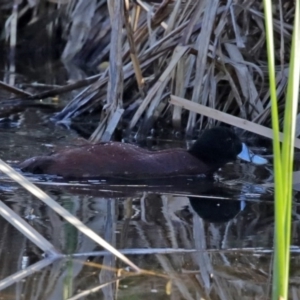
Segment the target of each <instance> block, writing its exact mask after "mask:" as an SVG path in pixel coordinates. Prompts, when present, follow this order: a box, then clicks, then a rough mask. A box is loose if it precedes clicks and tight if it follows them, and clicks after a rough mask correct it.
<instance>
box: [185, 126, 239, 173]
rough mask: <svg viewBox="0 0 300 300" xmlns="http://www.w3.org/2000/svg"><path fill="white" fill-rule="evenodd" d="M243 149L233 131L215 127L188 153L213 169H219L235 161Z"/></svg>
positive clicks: (205, 133)
mask: <svg viewBox="0 0 300 300" xmlns="http://www.w3.org/2000/svg"><path fill="white" fill-rule="evenodd" d="M242 148H243V146H242V142H241V141H240V139H239V138H238V136H237V135H236V134H235V133H234V132H233V131H232V130H230V129H228V128H226V127H214V128H211V129H208V130H205V131H204V132H203V134H202V135H201V136H200V138H199V139H198V140H197V141H196V142H195V143H194V145H193V146H192V147H191V148H190V149H189V150H188V151H189V153H190V154H192V155H194V156H196V157H197V158H198V159H200V160H201V161H203V162H204V163H205V164H207V165H209V166H211V167H212V168H219V167H221V166H222V165H224V164H226V163H228V162H231V161H234V160H235V159H236V158H237V155H238V154H239V153H240V152H241V151H242Z"/></svg>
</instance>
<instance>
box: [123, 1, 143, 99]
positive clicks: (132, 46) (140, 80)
mask: <svg viewBox="0 0 300 300" xmlns="http://www.w3.org/2000/svg"><path fill="white" fill-rule="evenodd" d="M124 21H125V27H126V32H127V38H128V43H129V49H130V57H131V60H132V64H133V68H134V72H135V77H136V81H137V85H138V88H139V92H140V95H141V97H142V98H144V97H145V92H144V90H143V89H144V79H143V75H142V71H141V67H140V63H139V59H138V57H137V51H136V47H135V43H134V39H133V30H132V27H131V24H130V18H129V2H128V0H125V1H124Z"/></svg>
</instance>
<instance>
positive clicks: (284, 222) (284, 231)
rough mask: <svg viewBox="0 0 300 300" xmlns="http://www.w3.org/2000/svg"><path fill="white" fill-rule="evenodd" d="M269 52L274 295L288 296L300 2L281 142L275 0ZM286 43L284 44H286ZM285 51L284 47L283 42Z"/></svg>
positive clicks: (267, 3)
mask: <svg viewBox="0 0 300 300" xmlns="http://www.w3.org/2000/svg"><path fill="white" fill-rule="evenodd" d="M264 9H265V25H266V33H267V35H266V37H267V52H268V70H269V81H270V95H271V103H272V109H271V111H272V127H273V132H274V133H273V151H274V175H275V238H274V241H275V246H274V249H275V254H274V265H273V289H272V299H287V298H288V283H289V263H290V236H291V214H292V183H293V177H292V172H293V161H294V142H295V131H296V115H297V107H298V97H299V74H300V58H299V55H297V54H296V53H299V51H300V4H299V1H296V3H295V18H294V27H293V37H292V47H291V53H290V63H289V78H288V86H287V92H286V102H285V110H284V121H283V133H284V137H283V141H282V146H281V147H280V142H279V115H278V105H277V103H278V101H277V91H276V76H275V59H274V57H275V54H274V37H273V17H272V1H271V0H264ZM282 45H283V44H282ZM281 51H284V49H283V46H281Z"/></svg>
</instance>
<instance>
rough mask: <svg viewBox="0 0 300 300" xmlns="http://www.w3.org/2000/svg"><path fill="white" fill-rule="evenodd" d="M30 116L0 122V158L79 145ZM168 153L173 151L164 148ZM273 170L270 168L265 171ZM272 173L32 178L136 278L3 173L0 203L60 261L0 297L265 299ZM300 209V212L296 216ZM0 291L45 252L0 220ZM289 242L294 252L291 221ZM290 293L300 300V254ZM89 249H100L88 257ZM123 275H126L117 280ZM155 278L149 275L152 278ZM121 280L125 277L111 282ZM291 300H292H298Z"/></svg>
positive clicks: (233, 170)
mask: <svg viewBox="0 0 300 300" xmlns="http://www.w3.org/2000/svg"><path fill="white" fill-rule="evenodd" d="M48 116H49V114H48V112H45V111H43V110H42V109H37V108H31V109H28V110H27V111H26V112H25V113H24V114H22V118H16V120H15V121H14V122H10V123H8V124H6V125H5V126H1V124H0V141H1V143H0V155H1V158H2V159H3V160H5V161H7V162H9V163H10V164H11V165H14V164H15V163H16V162H17V161H20V160H23V159H25V158H28V157H30V156H33V155H38V154H42V153H50V152H52V151H54V150H55V149H57V148H61V147H64V146H66V145H74V144H76V143H77V137H78V135H77V133H76V132H74V131H72V130H69V129H68V128H66V127H62V126H58V125H55V124H53V123H51V122H50V121H48ZM168 146H172V144H171V143H169V145H168ZM268 167H270V166H268ZM268 167H254V166H252V165H250V164H240V163H239V162H236V163H234V164H228V165H227V166H225V167H224V168H223V169H222V170H220V172H219V173H218V174H217V177H216V181H215V182H209V181H205V180H203V179H199V178H181V179H176V180H170V179H168V180H156V181H155V180H152V181H140V182H135V181H124V180H121V179H114V180H100V181H99V180H98V181H82V182H64V181H61V180H58V179H57V178H53V177H47V176H32V175H30V174H27V175H28V177H29V178H30V179H31V180H32V181H33V182H35V183H36V184H37V185H38V186H39V187H41V188H42V189H43V190H44V191H45V192H47V193H48V194H49V195H50V196H51V197H53V198H54V199H55V200H56V201H57V202H58V203H60V204H61V205H62V206H63V207H64V208H66V209H67V210H68V211H70V212H71V213H72V214H73V215H75V216H76V217H78V218H79V219H80V220H81V221H82V222H84V224H86V225H87V226H88V227H89V228H91V229H92V230H94V231H95V232H97V233H98V234H99V235H101V236H102V237H103V238H105V240H106V241H108V242H110V243H111V244H112V245H114V246H115V247H116V248H118V249H120V250H123V249H124V250H126V251H127V252H126V255H128V257H129V259H131V260H132V261H133V262H134V263H135V264H136V265H138V266H139V267H140V268H142V269H144V270H148V271H149V273H145V274H143V275H136V274H135V273H134V272H132V271H131V270H130V269H128V268H127V267H126V265H124V264H123V263H122V262H120V261H119V260H118V259H115V258H114V257H112V256H111V255H108V254H107V253H106V252H105V251H104V252H103V249H101V247H99V246H97V245H96V244H95V242H93V241H91V240H90V239H89V238H88V237H86V236H85V235H83V234H82V233H81V232H78V231H77V230H76V229H74V227H72V226H71V225H69V224H68V223H67V222H66V221H65V220H64V219H62V218H61V217H60V216H58V215H57V214H56V213H55V212H54V211H53V210H52V209H50V208H48V207H47V206H46V205H45V204H43V203H42V202H41V201H40V200H38V199H36V198H35V197H34V196H32V195H30V194H29V193H28V192H27V191H25V190H24V189H23V188H21V187H20V186H18V185H17V184H16V183H14V182H12V181H11V180H9V179H8V178H6V177H5V176H4V175H1V183H0V197H1V200H2V201H3V202H4V203H6V204H7V205H8V206H9V207H10V208H12V209H13V210H14V211H15V212H16V213H17V214H19V215H20V216H21V217H23V218H24V219H25V220H27V221H28V222H29V223H30V224H31V225H32V226H33V227H34V228H35V229H36V230H37V231H38V232H40V233H41V234H42V235H43V236H44V237H45V238H46V239H48V240H49V241H50V243H52V244H53V245H54V246H55V247H56V248H57V249H59V250H60V251H62V252H63V253H65V254H82V256H80V255H77V256H76V257H73V258H65V259H61V260H56V261H55V262H53V263H52V264H49V265H48V266H46V267H44V268H42V269H41V270H39V271H37V272H34V273H33V274H31V275H28V276H27V277H26V278H25V279H22V280H20V281H18V282H17V283H14V284H12V285H9V286H7V287H6V288H3V289H1V290H0V300H1V299H47V300H48V299H53V300H57V299H77V298H72V297H75V296H76V295H77V294H80V293H82V292H84V291H88V290H91V289H94V290H91V291H90V294H89V295H85V296H82V297H81V298H78V299H201V298H203V299H269V298H270V296H269V295H270V282H271V279H270V278H271V277H270V268H271V266H272V255H271V254H270V250H271V248H272V245H273V195H272V191H270V190H267V189H266V188H264V187H263V183H266V182H268V181H269V180H270V179H271V172H270V171H269V170H268ZM295 210H296V211H297V207H296V209H295ZM0 223H1V226H0V230H1V234H0V253H1V255H0V266H1V268H0V288H1V283H2V282H3V280H5V279H6V278H7V277H8V276H11V275H14V274H15V273H16V272H19V271H21V270H22V269H26V267H28V266H30V265H32V264H34V263H37V262H38V261H40V260H42V259H43V258H44V257H43V252H42V251H41V250H40V249H39V248H38V247H37V246H35V245H34V244H33V243H31V242H30V241H28V239H27V238H25V237H24V236H23V235H22V234H21V233H19V232H18V231H17V230H16V229H15V228H14V227H13V226H12V225H10V224H9V223H8V222H7V221H6V220H5V219H3V218H2V217H0ZM293 225H294V229H293V236H292V244H293V245H295V246H297V245H299V221H298V220H297V219H296V218H295V221H294V224H293ZM297 249H298V248H297V247H296V248H295V253H293V254H292V264H291V266H292V268H291V273H292V276H291V292H292V293H293V294H294V295H295V297H299V295H300V292H299V282H300V281H299V271H298V270H299V265H300V262H299V256H298V255H297ZM94 251H102V252H100V253H94ZM124 268H126V270H128V271H130V273H124V272H123V273H122V272H121V269H124ZM150 271H151V272H150ZM117 276H119V277H121V280H120V281H118V282H117V281H116V278H117ZM294 299H297V298H294Z"/></svg>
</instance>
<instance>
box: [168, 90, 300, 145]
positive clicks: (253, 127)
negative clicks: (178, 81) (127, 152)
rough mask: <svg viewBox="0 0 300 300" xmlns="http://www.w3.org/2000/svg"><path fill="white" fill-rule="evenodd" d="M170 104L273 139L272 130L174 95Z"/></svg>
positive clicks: (281, 135) (299, 141) (298, 143)
mask: <svg viewBox="0 0 300 300" xmlns="http://www.w3.org/2000/svg"><path fill="white" fill-rule="evenodd" d="M170 103H171V104H174V105H179V106H182V107H183V108H185V109H189V110H192V111H193V112H195V113H198V114H201V115H204V116H206V117H209V118H212V119H215V120H218V121H221V122H224V123H227V124H230V125H233V126H236V127H239V128H242V129H244V130H247V131H250V132H253V133H256V134H258V135H261V136H264V137H267V138H270V139H273V130H272V129H270V128H267V127H265V126H262V125H259V124H256V123H253V122H251V121H247V120H243V119H241V118H238V117H235V116H232V115H230V114H227V113H224V112H221V111H218V110H216V109H212V108H210V107H207V106H204V105H201V104H198V103H194V102H192V101H189V100H187V99H184V98H180V97H177V96H174V95H171V100H170ZM282 140H283V133H280V141H282ZM295 147H296V148H298V149H300V139H295Z"/></svg>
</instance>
